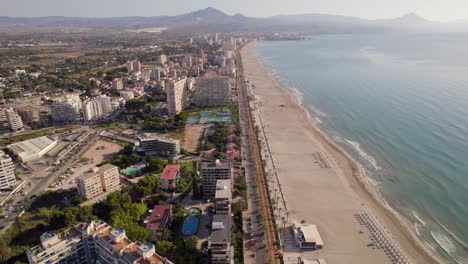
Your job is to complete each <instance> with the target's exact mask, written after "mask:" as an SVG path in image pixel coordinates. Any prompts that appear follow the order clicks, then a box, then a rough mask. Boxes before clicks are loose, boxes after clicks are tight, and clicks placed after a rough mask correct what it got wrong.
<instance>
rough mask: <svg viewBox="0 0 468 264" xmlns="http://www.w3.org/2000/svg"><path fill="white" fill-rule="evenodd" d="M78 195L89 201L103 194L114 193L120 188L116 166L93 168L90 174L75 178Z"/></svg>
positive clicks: (106, 165)
mask: <svg viewBox="0 0 468 264" xmlns="http://www.w3.org/2000/svg"><path fill="white" fill-rule="evenodd" d="M76 184H77V186H78V194H79V195H80V196H81V197H83V198H85V199H87V200H89V199H92V198H95V197H97V196H99V195H101V194H103V193H108V192H111V191H115V190H117V189H118V187H119V186H120V174H119V169H118V167H117V166H114V165H111V164H105V165H103V166H102V167H99V168H94V170H93V171H92V172H90V173H86V174H83V175H81V176H79V177H77V178H76Z"/></svg>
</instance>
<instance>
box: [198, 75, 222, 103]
mask: <svg viewBox="0 0 468 264" xmlns="http://www.w3.org/2000/svg"><path fill="white" fill-rule="evenodd" d="M229 96H230V88H229V77H219V76H216V77H198V78H196V82H195V92H194V94H193V103H194V104H195V105H197V106H201V107H207V106H222V105H228V104H229Z"/></svg>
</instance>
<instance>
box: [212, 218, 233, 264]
mask: <svg viewBox="0 0 468 264" xmlns="http://www.w3.org/2000/svg"><path fill="white" fill-rule="evenodd" d="M211 226H212V227H211V229H212V231H211V245H210V248H211V263H213V264H230V263H231V258H232V248H231V216H229V215H217V214H216V215H214V216H213V223H212V225H211Z"/></svg>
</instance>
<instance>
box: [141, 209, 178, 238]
mask: <svg viewBox="0 0 468 264" xmlns="http://www.w3.org/2000/svg"><path fill="white" fill-rule="evenodd" d="M171 218H172V204H159V205H155V206H154V208H153V210H152V211H151V215H150V216H149V218H148V220H147V221H145V227H146V229H148V231H149V233H150V239H151V241H156V240H157V239H158V234H159V233H161V232H164V231H166V230H168V229H169V224H170V222H171Z"/></svg>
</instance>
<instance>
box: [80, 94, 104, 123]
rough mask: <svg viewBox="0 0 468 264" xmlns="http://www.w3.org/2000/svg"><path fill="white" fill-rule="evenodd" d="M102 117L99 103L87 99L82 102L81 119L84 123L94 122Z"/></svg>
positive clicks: (102, 113)
mask: <svg viewBox="0 0 468 264" xmlns="http://www.w3.org/2000/svg"><path fill="white" fill-rule="evenodd" d="M103 117H105V116H104V112H103V111H102V105H101V102H100V101H98V100H95V99H87V100H84V101H83V118H84V120H85V121H96V120H100V119H102V118H103Z"/></svg>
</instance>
